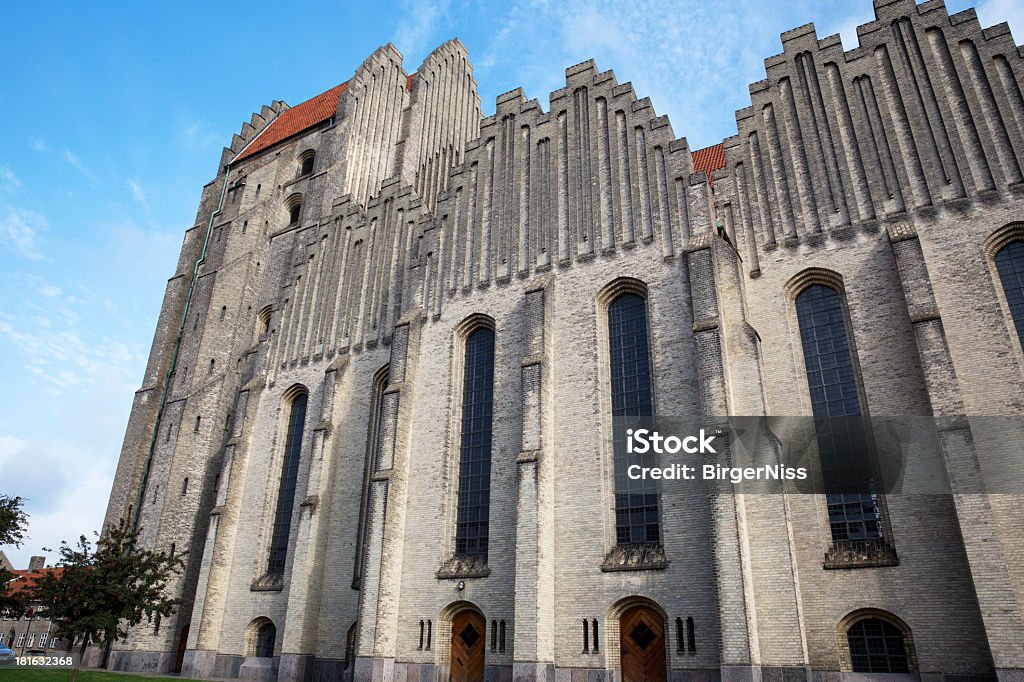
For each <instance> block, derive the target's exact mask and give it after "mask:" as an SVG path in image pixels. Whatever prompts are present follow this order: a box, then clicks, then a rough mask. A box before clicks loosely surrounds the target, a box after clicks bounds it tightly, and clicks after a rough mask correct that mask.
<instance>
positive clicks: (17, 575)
mask: <svg viewBox="0 0 1024 682" xmlns="http://www.w3.org/2000/svg"><path fill="white" fill-rule="evenodd" d="M63 572H64V569H63V568H41V569H39V570H38V571H24V570H14V571H8V573H10V574H11V575H13V576H14V578H13V579H12V580H11V581H10V582H9V583H7V585H8V589H9V590H10V592H11V594H18V593H19V592H28V591H29V590H31V589H32V588H33V587H35V584H36V582H37V581H38V580H39V577H40V576H42V575H43V574H44V573H53V574H54V575H56V576H58V577H59V576H60V574H61V573H63Z"/></svg>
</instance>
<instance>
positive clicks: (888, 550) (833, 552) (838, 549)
mask: <svg viewBox="0 0 1024 682" xmlns="http://www.w3.org/2000/svg"><path fill="white" fill-rule="evenodd" d="M899 564H900V560H899V557H898V556H896V548H894V547H893V546H892V545H890V544H889V543H887V542H885V541H884V540H855V541H849V542H837V543H835V544H833V545H832V546H831V547H830V548H829V550H828V551H827V552H825V560H824V561H823V562H822V568H824V569H825V570H834V569H841V568H879V567H882V566H899Z"/></svg>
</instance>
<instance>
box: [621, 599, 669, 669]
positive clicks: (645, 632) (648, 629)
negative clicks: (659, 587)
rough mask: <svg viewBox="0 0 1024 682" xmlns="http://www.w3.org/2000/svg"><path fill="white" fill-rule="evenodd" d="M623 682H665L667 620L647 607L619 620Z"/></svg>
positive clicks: (634, 608)
mask: <svg viewBox="0 0 1024 682" xmlns="http://www.w3.org/2000/svg"><path fill="white" fill-rule="evenodd" d="M619 653H620V657H621V660H620V662H621V666H622V682H665V680H667V679H668V674H667V666H666V662H665V619H664V618H663V617H662V615H661V614H660V613H658V612H657V611H656V610H654V609H653V608H651V607H650V606H647V605H645V604H640V605H637V606H633V607H631V608H629V609H627V610H626V611H624V612H623V613H622V616H620V617H619Z"/></svg>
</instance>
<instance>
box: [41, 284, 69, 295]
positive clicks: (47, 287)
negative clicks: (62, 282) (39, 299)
mask: <svg viewBox="0 0 1024 682" xmlns="http://www.w3.org/2000/svg"><path fill="white" fill-rule="evenodd" d="M39 293H41V294H42V295H43V296H46V297H47V298H54V297H56V296H60V295H61V294H63V293H64V290H63V289H61V288H60V287H58V286H54V285H53V284H44V285H42V286H41V287H39Z"/></svg>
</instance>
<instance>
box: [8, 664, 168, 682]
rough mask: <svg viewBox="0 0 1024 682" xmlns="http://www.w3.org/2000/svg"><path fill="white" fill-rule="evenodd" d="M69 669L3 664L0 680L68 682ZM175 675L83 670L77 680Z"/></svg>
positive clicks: (141, 681)
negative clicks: (18, 666) (29, 667)
mask: <svg viewBox="0 0 1024 682" xmlns="http://www.w3.org/2000/svg"><path fill="white" fill-rule="evenodd" d="M70 679H71V670H63V669H36V670H31V669H26V668H16V667H11V666H4V667H2V668H0V682H68V680H70ZM167 680H175V682H177V680H178V678H177V677H149V676H142V675H124V674H122V673H108V672H103V671H98V670H83V671H81V672H80V673H78V682H164V681H167Z"/></svg>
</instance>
